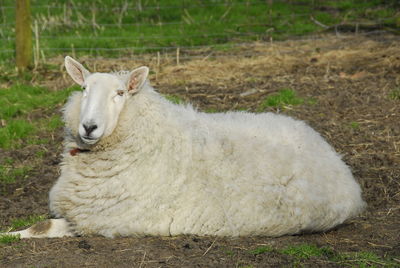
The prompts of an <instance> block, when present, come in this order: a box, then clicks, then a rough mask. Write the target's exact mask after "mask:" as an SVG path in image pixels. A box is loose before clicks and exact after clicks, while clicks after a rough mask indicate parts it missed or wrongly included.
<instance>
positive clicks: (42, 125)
mask: <svg viewBox="0 0 400 268" xmlns="http://www.w3.org/2000/svg"><path fill="white" fill-rule="evenodd" d="M74 90H78V87H71V88H68V89H66V90H59V91H51V90H48V89H46V88H42V87H35V86H28V85H21V84H15V85H13V86H11V87H10V88H3V89H0V118H1V119H2V124H4V126H3V127H2V128H0V148H3V149H13V148H18V147H19V146H21V145H22V144H24V142H25V143H28V144H29V143H30V144H37V143H42V142H46V141H43V140H38V139H35V138H33V135H34V134H36V133H37V132H38V131H54V130H56V129H57V128H59V127H61V126H62V124H63V123H62V120H61V118H60V116H58V115H54V116H52V117H50V118H46V119H35V118H30V116H31V115H32V114H34V112H35V111H39V110H40V111H41V113H46V111H52V110H54V108H55V107H56V106H57V105H59V104H60V103H63V102H64V101H65V100H66V99H67V97H68V96H69V95H70V93H71V92H72V91H74ZM37 117H40V115H38V116H37Z"/></svg>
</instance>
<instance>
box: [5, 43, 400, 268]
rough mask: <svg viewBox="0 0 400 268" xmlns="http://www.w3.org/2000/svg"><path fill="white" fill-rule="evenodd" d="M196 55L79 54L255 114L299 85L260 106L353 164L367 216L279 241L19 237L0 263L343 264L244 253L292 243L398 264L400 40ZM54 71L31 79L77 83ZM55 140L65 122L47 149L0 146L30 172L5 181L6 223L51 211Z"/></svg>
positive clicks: (55, 85)
mask: <svg viewBox="0 0 400 268" xmlns="http://www.w3.org/2000/svg"><path fill="white" fill-rule="evenodd" d="M184 53H185V51H182V54H183V55H184ZM232 54H233V55H232ZM187 55H188V54H187ZM196 56H200V57H199V58H196V59H191V58H186V59H185V58H184V57H183V58H182V59H180V64H179V65H177V64H176V59H175V58H174V56H172V55H170V56H168V55H167V56H163V57H162V58H161V59H160V60H159V63H158V61H157V58H156V57H155V56H154V55H149V56H147V57H143V58H137V59H121V60H117V59H97V60H93V59H89V58H87V59H83V61H84V62H86V63H87V65H88V67H89V68H90V69H92V70H93V69H95V70H98V71H109V70H110V69H115V70H116V69H127V68H132V67H137V66H138V65H140V64H146V65H149V66H150V67H151V69H152V70H153V73H152V75H151V76H152V77H151V81H152V83H153V85H154V86H155V87H156V88H157V89H158V90H159V91H160V92H161V93H163V94H171V95H176V96H179V97H181V98H182V99H184V100H186V101H190V102H191V103H193V104H194V106H195V107H198V109H199V110H217V111H226V110H236V109H246V110H248V111H252V112H255V111H259V107H260V104H261V102H262V101H263V99H264V98H265V97H267V96H269V95H271V94H274V93H276V92H277V91H279V90H280V89H282V88H291V89H293V90H295V91H296V93H297V95H298V96H299V97H301V98H303V99H304V100H305V102H304V104H302V105H298V106H288V107H283V108H282V107H281V108H280V109H276V108H266V109H264V110H265V111H272V112H280V113H284V114H288V115H290V116H293V117H295V118H297V119H301V120H304V121H306V122H307V123H309V124H310V125H311V126H312V127H313V128H315V129H316V130H317V131H318V132H320V133H321V134H322V135H323V136H324V137H325V138H326V139H327V140H328V142H329V143H330V144H332V145H333V146H334V147H335V149H336V150H337V151H338V152H339V153H340V154H342V155H343V159H344V161H345V162H346V163H347V164H348V165H349V166H350V167H351V169H352V170H353V173H354V176H355V177H356V179H357V180H358V181H359V183H360V184H361V186H362V189H363V197H364V199H365V200H366V201H367V203H368V209H367V211H365V213H363V214H362V215H360V216H359V217H358V218H356V219H354V220H352V221H350V222H348V223H346V224H344V225H342V226H339V227H337V228H335V229H334V230H331V231H328V232H326V233H315V234H302V235H297V236H284V237H280V238H269V237H257V238H246V237H242V238H215V237H195V236H180V237H145V238H116V239H107V238H103V237H77V238H62V239H31V240H22V241H18V242H15V243H13V244H11V245H0V267H83V266H84V267H243V266H250V267H274V266H289V267H290V266H294V265H304V266H306V267H340V266H342V264H341V263H338V262H333V261H330V260H329V259H328V258H326V257H315V256H314V257H310V258H308V259H304V260H300V261H299V260H298V259H296V258H295V257H293V256H290V255H285V254H280V253H278V252H277V251H272V252H266V253H263V254H253V253H252V252H251V250H253V249H256V248H259V247H260V246H265V245H268V246H272V247H273V248H277V249H279V248H284V247H286V246H288V245H298V244H313V245H316V246H318V247H322V246H325V247H329V248H331V249H333V250H334V251H335V252H340V253H341V252H359V251H368V252H374V253H375V254H377V255H379V256H391V257H394V258H395V260H397V261H399V260H400V123H399V119H400V99H399V98H400V97H399V96H398V95H397V97H396V95H395V94H394V93H393V92H395V91H396V90H399V89H400V76H399V74H400V45H399V41H398V38H396V37H393V36H386V35H380V36H372V37H371V36H370V37H367V36H364V37H342V38H337V37H330V36H326V37H324V38H322V39H318V40H305V41H304V40H297V41H286V42H280V43H255V44H254V45H249V46H247V47H243V48H240V49H237V50H235V51H233V52H232V51H230V52H229V54H228V52H222V51H220V52H218V51H198V52H197V54H196ZM215 56H218V57H215ZM51 63H52V64H57V65H59V66H61V65H62V58H61V57H60V58H55V59H52V60H51ZM60 70H61V69H60ZM60 70H53V71H50V70H48V69H46V70H45V69H43V70H40V69H39V70H37V72H36V73H34V79H33V81H32V82H33V83H35V84H40V85H43V86H47V87H49V88H51V89H53V90H62V89H63V88H65V87H66V86H69V85H71V84H72V82H71V80H70V79H69V78H68V77H66V75H65V72H64V71H62V72H61V71H60ZM57 112H59V111H57V110H56V111H54V113H57ZM39 114H40V111H39ZM42 116H44V115H42ZM46 116H48V115H46ZM46 135H48V134H45V133H43V136H46ZM62 135H63V132H62V129H60V130H59V131H57V133H56V135H55V136H53V137H50V138H49V137H48V138H49V140H50V142H49V144H46V145H40V146H39V145H30V146H26V147H24V148H21V149H17V150H13V151H4V150H1V151H0V157H1V158H3V157H13V158H16V159H20V160H21V161H23V162H24V163H27V164H30V165H31V166H33V167H34V169H33V170H32V171H31V172H30V173H29V176H28V177H27V178H25V179H22V178H21V179H20V180H19V181H18V182H17V183H14V184H10V185H5V186H1V187H2V188H1V196H0V226H3V227H4V226H7V225H8V224H9V223H10V221H11V219H13V218H20V217H25V216H26V215H37V214H47V213H48V209H47V205H48V196H47V194H48V191H49V189H50V187H51V186H52V185H53V183H54V182H55V180H56V179H57V177H58V175H59V166H58V164H59V162H60V158H59V155H60V152H61V150H62V147H61V142H62ZM38 150H45V151H46V153H45V156H44V158H43V159H40V160H38V159H37V156H36V154H35V152H36V151H38ZM398 264H399V266H400V261H399V262H398ZM371 265H375V266H379V265H380V264H379V263H371Z"/></svg>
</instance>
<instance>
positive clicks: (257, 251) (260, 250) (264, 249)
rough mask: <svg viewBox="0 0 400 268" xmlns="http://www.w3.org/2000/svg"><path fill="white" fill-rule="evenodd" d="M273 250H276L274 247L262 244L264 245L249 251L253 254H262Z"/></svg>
mask: <svg viewBox="0 0 400 268" xmlns="http://www.w3.org/2000/svg"><path fill="white" fill-rule="evenodd" d="M272 251H274V249H273V248H271V247H269V246H262V247H258V248H255V249H253V250H250V251H249V253H250V254H253V255H260V254H263V253H266V252H272Z"/></svg>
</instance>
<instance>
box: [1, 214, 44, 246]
mask: <svg viewBox="0 0 400 268" xmlns="http://www.w3.org/2000/svg"><path fill="white" fill-rule="evenodd" d="M46 218H47V217H46V216H45V215H31V216H28V217H24V218H19V219H14V220H13V221H11V224H10V226H9V227H8V228H6V229H7V230H6V232H11V231H15V230H17V229H22V228H27V227H29V226H31V225H33V224H35V223H37V222H39V221H43V220H45V219H46ZM1 232H2V231H0V233H1ZM18 240H20V236H19V235H0V244H12V243H13V242H16V241H18Z"/></svg>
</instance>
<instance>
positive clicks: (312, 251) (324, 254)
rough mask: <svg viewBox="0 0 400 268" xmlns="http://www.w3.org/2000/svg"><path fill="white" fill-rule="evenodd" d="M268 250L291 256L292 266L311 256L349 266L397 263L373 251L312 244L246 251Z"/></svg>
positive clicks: (263, 247) (268, 247) (390, 265)
mask: <svg viewBox="0 0 400 268" xmlns="http://www.w3.org/2000/svg"><path fill="white" fill-rule="evenodd" d="M269 252H274V253H276V254H282V255H287V256H291V257H293V258H294V259H293V263H292V265H294V266H302V263H303V262H304V261H306V260H310V259H312V258H318V259H324V260H325V261H329V262H333V263H336V264H338V265H343V266H350V267H376V266H385V267H396V265H397V263H396V262H395V261H394V260H392V259H391V258H387V257H380V256H378V255H376V254H375V253H373V252H365V251H361V252H351V253H348V252H343V253H341V252H336V251H334V250H333V249H331V248H328V247H317V246H315V245H312V244H301V245H294V246H287V247H285V248H282V249H275V248H272V247H270V246H261V247H257V248H255V249H253V250H249V251H248V253H250V254H252V255H260V254H264V253H269ZM306 263H307V262H306Z"/></svg>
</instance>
